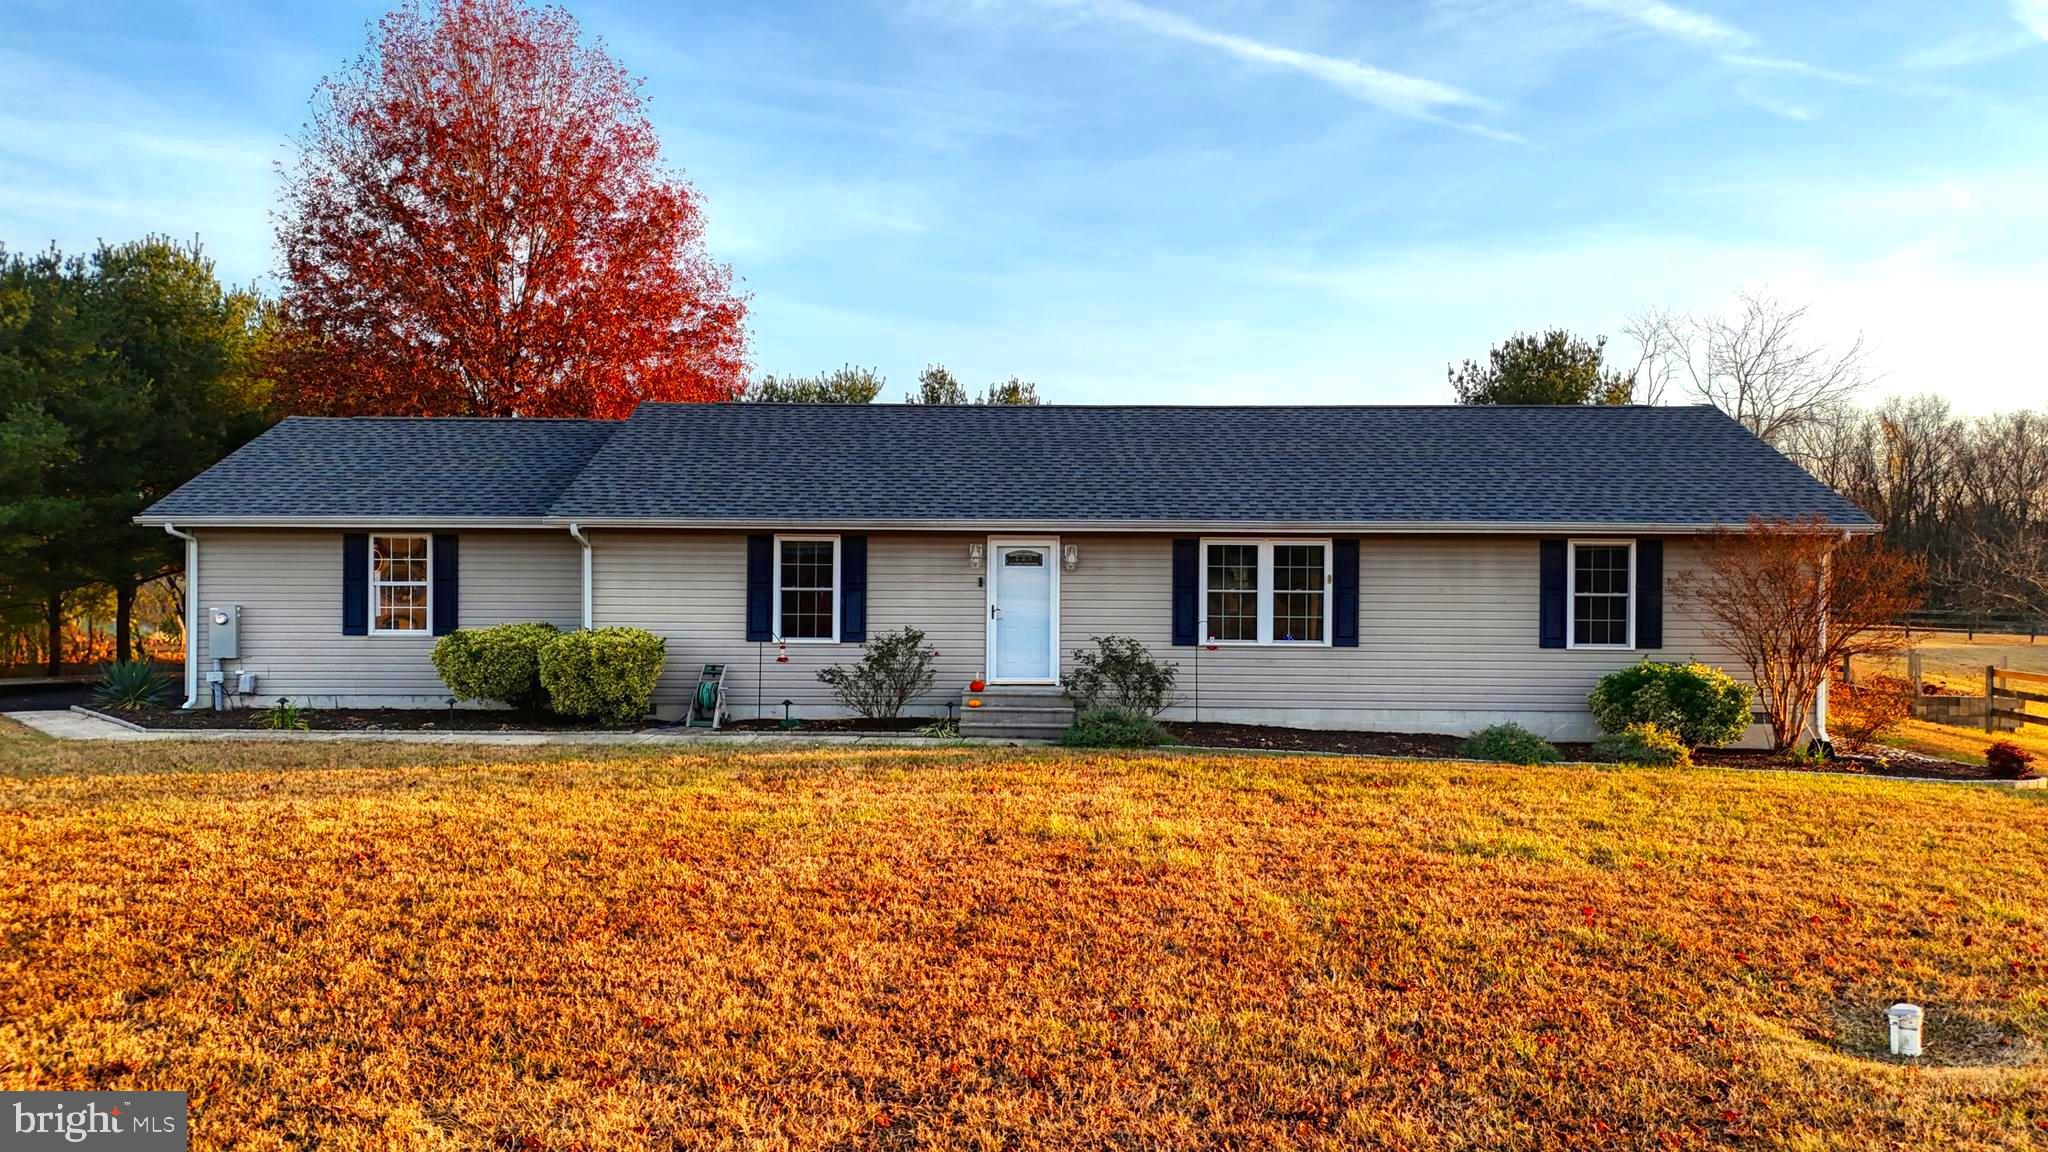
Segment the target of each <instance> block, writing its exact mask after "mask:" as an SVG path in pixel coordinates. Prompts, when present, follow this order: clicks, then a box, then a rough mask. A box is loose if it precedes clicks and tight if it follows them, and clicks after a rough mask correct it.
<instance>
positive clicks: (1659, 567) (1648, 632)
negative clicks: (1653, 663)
mask: <svg viewBox="0 0 2048 1152" xmlns="http://www.w3.org/2000/svg"><path fill="white" fill-rule="evenodd" d="M1663 646H1664V542H1663V541H1662V540H1638V541H1636V647H1638V648H1662V647H1663Z"/></svg>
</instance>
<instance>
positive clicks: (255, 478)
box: [143, 416, 623, 522]
mask: <svg viewBox="0 0 2048 1152" xmlns="http://www.w3.org/2000/svg"><path fill="white" fill-rule="evenodd" d="M622 426H623V425H622V424H621V423H620V422H618V421H607V420H465V419H403V418H396V417H392V418H384V417H361V418H352V419H319V418H312V417H303V416H301V417H293V418H291V419H288V420H285V421H284V422H282V423H280V424H278V425H277V426H276V427H273V428H271V429H270V430H269V431H267V432H265V433H264V434H263V435H261V436H258V437H257V438H256V439H254V440H252V441H250V442H249V443H248V444H246V445H244V446H243V447H242V448H241V449H240V450H239V451H236V452H235V453H233V454H232V455H230V456H229V457H228V458H227V459H225V460H222V461H221V462H220V463H218V464H216V465H214V466H213V467H211V468H209V469H207V470H206V471H205V472H202V473H200V474H199V475H198V476H196V477H194V478H193V479H192V480H191V481H190V482H189V483H187V484H185V485H184V486H183V487H180V488H179V489H178V490H177V491H175V492H173V493H171V494H170V495H169V496H166V497H164V498H163V499H162V500H159V501H157V502H156V503H155V504H154V505H152V506H151V507H150V508H149V509H148V510H147V511H145V512H144V513H143V517H144V518H146V519H148V520H152V521H155V520H171V521H174V522H175V521H176V520H178V519H179V518H189V517H202V518H207V517H223V516H262V517H299V516H304V517H362V516H392V517H401V516H402V517H472V516H486V517H489V516H509V517H539V516H542V515H544V514H546V512H547V510H548V506H549V505H550V504H552V503H553V502H554V501H555V499H556V497H558V496H560V495H561V493H562V490H563V489H564V488H567V487H568V486H569V482H570V481H571V480H573V479H575V478H576V474H577V473H578V472H580V471H582V469H583V467H584V466H585V465H586V464H588V463H589V462H590V458H591V456H592V455H594V454H595V453H596V452H597V450H598V448H599V447H600V446H602V445H603V444H604V442H605V441H606V440H607V439H609V438H610V437H611V435H612V433H614V432H616V431H618V430H619V429H620V428H621V427H622Z"/></svg>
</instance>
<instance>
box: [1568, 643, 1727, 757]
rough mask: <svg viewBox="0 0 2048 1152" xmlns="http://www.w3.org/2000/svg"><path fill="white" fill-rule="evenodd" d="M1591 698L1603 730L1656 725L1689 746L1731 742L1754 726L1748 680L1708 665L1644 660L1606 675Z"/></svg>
mask: <svg viewBox="0 0 2048 1152" xmlns="http://www.w3.org/2000/svg"><path fill="white" fill-rule="evenodd" d="M1586 703H1587V704H1589V705H1591V706H1592V709H1593V719H1595V720H1598V721H1599V722H1600V728H1601V730H1602V731H1604V732H1616V733H1618V732H1624V731H1626V730H1627V729H1628V727H1629V726H1630V725H1632V724H1644V723H1649V724H1655V725H1657V726H1658V727H1659V728H1663V729H1666V730H1667V731H1670V732H1674V733H1676V734H1677V736H1678V738H1679V739H1680V740H1682V741H1684V742H1685V746H1686V747H1687V748H1711V747H1718V746H1720V745H1722V744H1727V743H1729V742H1731V741H1733V740H1735V739H1736V738H1738V737H1740V736H1741V735H1742V733H1743V732H1744V731H1745V730H1746V729H1748V727H1749V705H1750V691H1749V685H1747V684H1744V683H1742V682H1741V681H1739V680H1737V679H1735V677H1733V676H1730V675H1729V674H1727V673H1726V672H1723V671H1721V670H1720V669H1719V668H1715V667H1712V666H1710V665H1706V664H1699V663H1692V664H1658V663H1655V662H1653V661H1650V660H1645V661H1643V662H1642V663H1640V664H1633V665H1630V666H1629V667H1627V668H1623V669H1620V670H1618V671H1614V672H1609V673H1608V674H1607V675H1605V676H1602V677H1601V678H1600V683H1599V684H1598V685H1596V686H1595V687H1594V688H1593V694H1592V695H1591V696H1588V697H1587V698H1586Z"/></svg>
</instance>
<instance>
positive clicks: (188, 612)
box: [164, 524, 199, 708]
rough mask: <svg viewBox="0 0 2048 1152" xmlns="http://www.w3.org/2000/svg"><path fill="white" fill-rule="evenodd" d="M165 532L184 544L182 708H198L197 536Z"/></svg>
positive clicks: (169, 529)
mask: <svg viewBox="0 0 2048 1152" xmlns="http://www.w3.org/2000/svg"><path fill="white" fill-rule="evenodd" d="M164 531H166V532H168V533H170V534H171V535H173V536H176V537H177V538H178V539H180V540H183V541H184V542H185V702H184V703H183V704H181V705H179V707H181V708H197V707H199V537H197V536H194V535H192V534H191V533H190V532H180V531H178V528H177V526H176V525H174V524H165V525H164Z"/></svg>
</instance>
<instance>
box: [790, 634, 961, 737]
mask: <svg viewBox="0 0 2048 1152" xmlns="http://www.w3.org/2000/svg"><path fill="white" fill-rule="evenodd" d="M937 655H938V653H937V652H934V651H932V650H931V649H930V648H928V647H926V646H925V642H924V633H923V632H920V631H918V630H917V629H915V628H902V629H898V630H897V631H894V632H883V633H880V634H878V635H877V636H876V637H875V638H874V639H872V640H869V641H868V642H867V643H866V644H864V645H862V646H861V650H860V663H858V664H855V665H854V666H852V667H851V668H846V667H842V666H840V665H838V664H834V665H833V666H832V667H830V668H826V669H823V670H821V671H820V672H819V673H818V680H819V681H820V682H822V683H824V684H828V685H830V686H831V688H832V694H833V695H834V696H837V697H839V702H840V703H841V704H844V705H846V707H847V708H849V709H851V710H852V711H854V712H856V713H859V714H860V715H862V716H865V717H867V718H868V719H870V720H887V719H889V718H891V717H893V716H895V715H897V714H898V713H900V712H902V711H903V706H904V705H905V704H908V703H910V702H911V701H912V700H915V699H917V698H918V697H919V696H922V695H924V694H925V693H927V692H929V691H931V690H932V681H933V680H934V679H936V678H937V673H935V672H934V671H933V670H932V659H933V658H934V657H936V656H937Z"/></svg>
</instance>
